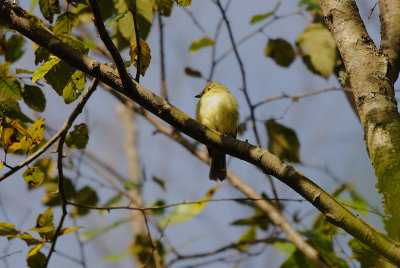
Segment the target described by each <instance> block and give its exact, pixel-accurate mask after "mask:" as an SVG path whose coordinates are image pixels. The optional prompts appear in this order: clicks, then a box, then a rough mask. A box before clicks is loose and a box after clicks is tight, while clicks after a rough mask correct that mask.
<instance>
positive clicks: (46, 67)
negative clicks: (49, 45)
mask: <svg viewBox="0 0 400 268" xmlns="http://www.w3.org/2000/svg"><path fill="white" fill-rule="evenodd" d="M60 61H61V60H60V59H59V58H57V57H55V56H51V57H50V60H48V61H46V62H45V63H43V64H42V65H41V66H40V67H39V68H37V69H36V71H35V72H34V73H33V76H32V83H35V82H36V81H37V80H38V79H40V78H42V77H43V76H45V75H46V74H47V73H48V72H49V71H50V70H51V68H53V67H54V66H55V65H56V64H57V63H59V62H60Z"/></svg>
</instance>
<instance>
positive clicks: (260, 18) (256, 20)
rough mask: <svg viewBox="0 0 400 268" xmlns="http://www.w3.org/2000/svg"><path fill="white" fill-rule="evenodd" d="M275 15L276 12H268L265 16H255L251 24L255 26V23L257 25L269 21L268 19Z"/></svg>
mask: <svg viewBox="0 0 400 268" xmlns="http://www.w3.org/2000/svg"><path fill="white" fill-rule="evenodd" d="M273 14H274V12H268V13H265V14H257V15H253V17H251V20H250V23H251V24H253V23H257V22H260V21H263V20H265V19H267V18H268V17H270V16H271V15H273Z"/></svg>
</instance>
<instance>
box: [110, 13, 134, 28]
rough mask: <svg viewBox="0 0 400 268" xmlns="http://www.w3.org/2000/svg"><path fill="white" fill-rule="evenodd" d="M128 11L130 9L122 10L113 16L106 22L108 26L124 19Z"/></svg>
mask: <svg viewBox="0 0 400 268" xmlns="http://www.w3.org/2000/svg"><path fill="white" fill-rule="evenodd" d="M128 12H129V10H125V11H122V12H120V13H119V14H117V15H115V16H114V17H113V18H111V20H110V21H109V22H108V23H107V24H106V28H109V27H111V26H112V25H113V24H114V22H116V21H118V20H120V19H122V18H123V17H125V15H126V13H128Z"/></svg>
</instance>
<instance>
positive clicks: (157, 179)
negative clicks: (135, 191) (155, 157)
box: [152, 176, 167, 191]
mask: <svg viewBox="0 0 400 268" xmlns="http://www.w3.org/2000/svg"><path fill="white" fill-rule="evenodd" d="M152 180H153V181H154V182H155V183H157V184H158V185H159V186H160V187H161V188H162V189H163V190H164V191H165V190H166V185H167V183H166V182H165V180H163V179H160V178H158V177H156V176H152Z"/></svg>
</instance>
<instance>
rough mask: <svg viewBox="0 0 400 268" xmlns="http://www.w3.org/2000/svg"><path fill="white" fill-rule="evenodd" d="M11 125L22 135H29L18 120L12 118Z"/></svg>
mask: <svg viewBox="0 0 400 268" xmlns="http://www.w3.org/2000/svg"><path fill="white" fill-rule="evenodd" d="M11 125H12V126H13V127H15V129H16V130H18V131H19V132H20V133H21V134H22V135H24V136H29V133H28V131H26V129H25V128H24V127H23V126H21V124H20V123H18V121H16V120H13V121H12V122H11Z"/></svg>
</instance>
